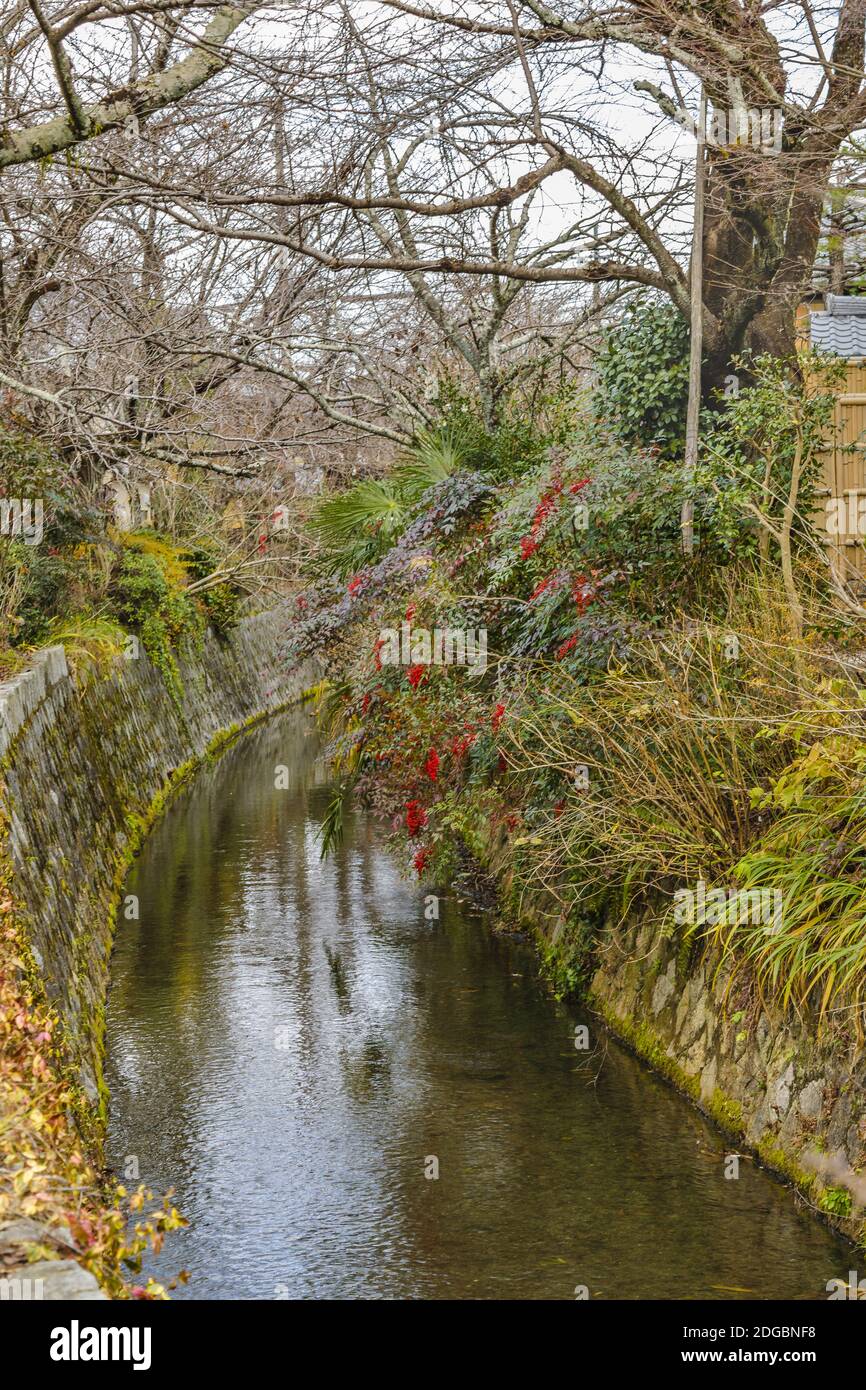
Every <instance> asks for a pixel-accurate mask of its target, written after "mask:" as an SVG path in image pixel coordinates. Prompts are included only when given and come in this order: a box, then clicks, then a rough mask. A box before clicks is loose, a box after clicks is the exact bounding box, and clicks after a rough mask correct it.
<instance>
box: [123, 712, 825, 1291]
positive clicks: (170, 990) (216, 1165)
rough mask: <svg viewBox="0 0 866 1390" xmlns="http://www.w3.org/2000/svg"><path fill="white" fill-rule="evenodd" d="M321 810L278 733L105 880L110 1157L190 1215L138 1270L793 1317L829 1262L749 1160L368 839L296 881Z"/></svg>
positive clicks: (206, 1280)
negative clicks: (109, 887) (123, 883)
mask: <svg viewBox="0 0 866 1390" xmlns="http://www.w3.org/2000/svg"><path fill="white" fill-rule="evenodd" d="M280 767H282V768H284V769H288V778H287V777H286V776H285V773H283V774H279V773H278V772H277V769H278V768H280ZM286 780H288V781H289V783H290V785H289V788H288V789H285V788H283V787H278V786H277V785H275V783H277V782H279V783H283V782H285V781H286ZM328 797H329V784H328V771H327V767H326V766H325V764H324V762H323V760H322V759H321V757H320V756H319V753H318V750H317V746H316V742H315V737H314V735H313V734H312V733H311V731H310V726H309V722H308V720H307V719H306V717H305V716H304V715H303V714H302V713H301V712H294V713H291V714H288V715H285V716H282V717H281V718H280V719H279V720H277V721H275V722H273V723H271V724H269V725H267V726H265V727H263V728H262V729H261V730H259V731H258V732H257V733H255V734H253V735H251V736H250V737H248V738H246V739H244V740H242V741H241V742H240V743H239V744H238V745H236V746H235V748H233V749H232V750H231V751H229V752H228V753H227V754H226V755H225V756H224V757H223V758H222V760H221V761H220V762H219V763H218V764H217V765H216V766H214V767H212V768H209V769H207V770H205V771H203V772H202V773H201V774H200V775H199V776H198V778H197V779H196V781H195V783H194V784H193V786H192V787H191V788H190V789H189V790H188V791H186V792H185V793H183V794H182V795H181V796H180V797H179V798H178V800H177V801H176V802H175V803H174V804H173V805H172V806H171V808H170V809H169V811H168V813H167V815H166V816H165V818H164V820H163V821H162V822H161V823H160V824H159V825H158V826H157V827H156V829H155V830H154V831H153V833H152V835H151V836H150V838H149V840H148V841H147V843H146V845H145V846H144V849H143V851H142V853H141V856H140V858H139V859H138V861H137V863H136V866H135V868H134V870H133V872H132V873H131V875H130V877H129V881H128V885H127V888H126V890H125V891H126V893H127V894H128V895H134V896H135V897H136V898H137V899H138V904H139V919H138V920H131V921H126V920H123V915H121V921H120V923H119V926H118V935H117V944H116V947H115V952H114V957H113V962H112V984H111V991H110V997H109V1008H108V1019H107V1069H108V1080H109V1084H110V1087H111V1117H110V1133H109V1157H110V1160H111V1162H112V1164H113V1165H114V1167H115V1169H116V1170H117V1172H118V1175H119V1176H121V1177H125V1175H127V1174H130V1173H131V1174H132V1175H133V1177H134V1174H135V1171H136V1165H137V1170H138V1172H139V1174H140V1180H141V1181H142V1182H144V1183H146V1184H147V1186H149V1187H150V1188H152V1189H153V1190H154V1191H156V1192H159V1193H162V1192H164V1191H166V1190H167V1189H169V1188H173V1189H174V1192H175V1201H176V1203H177V1205H178V1206H179V1207H180V1208H181V1210H182V1211H183V1212H184V1214H185V1215H186V1217H187V1218H188V1219H189V1227H188V1229H186V1230H185V1231H183V1232H181V1233H179V1234H178V1235H174V1236H170V1237H169V1238H168V1239H167V1241H166V1244H165V1247H164V1249H163V1251H162V1253H161V1254H160V1255H159V1256H158V1257H154V1256H151V1257H150V1258H149V1259H148V1261H147V1263H146V1266H145V1268H146V1271H147V1272H148V1273H151V1274H153V1275H154V1276H155V1277H157V1278H158V1279H161V1280H163V1281H167V1280H168V1279H170V1278H171V1277H172V1275H173V1274H175V1273H176V1272H177V1271H178V1270H180V1269H181V1268H185V1269H187V1270H188V1271H189V1272H190V1276H191V1277H190V1279H189V1282H188V1284H186V1285H185V1286H182V1287H180V1288H179V1289H178V1291H177V1293H176V1294H175V1295H174V1296H175V1297H178V1298H192V1299H201V1298H218V1299H219V1298H223V1299H230V1298H242V1299H271V1298H325V1297H330V1298H417V1297H432V1298H521V1299H523V1298H556V1299H572V1298H574V1297H575V1290H576V1289H578V1288H580V1287H585V1288H586V1289H587V1290H588V1293H589V1296H590V1297H592V1298H606V1299H616V1298H644V1299H660V1298H677V1299H690V1298H701V1297H709V1298H718V1299H725V1298H815V1297H826V1284H827V1281H828V1280H829V1279H831V1278H834V1277H838V1276H842V1277H846V1276H847V1271H848V1269H849V1266H850V1263H851V1261H850V1255H849V1250H848V1247H846V1246H844V1245H843V1244H841V1243H839V1242H837V1241H836V1240H835V1239H834V1238H833V1237H832V1236H831V1235H830V1234H829V1233H828V1232H827V1231H826V1230H825V1229H824V1228H823V1227H822V1226H821V1225H819V1224H818V1223H817V1222H815V1221H814V1220H813V1219H812V1218H811V1217H810V1216H809V1215H808V1213H807V1212H805V1211H804V1210H802V1209H799V1208H798V1206H797V1203H796V1201H795V1199H794V1197H793V1195H792V1194H791V1193H790V1192H789V1191H787V1190H786V1189H784V1188H783V1187H782V1186H781V1185H779V1184H777V1183H776V1182H775V1181H774V1180H772V1179H771V1178H770V1177H769V1176H768V1175H767V1174H766V1173H764V1172H762V1171H760V1170H759V1169H757V1168H756V1167H754V1166H753V1164H752V1163H750V1162H749V1161H743V1162H741V1164H740V1176H739V1179H738V1180H735V1181H734V1180H726V1178H725V1176H724V1173H725V1153H726V1145H725V1141H724V1140H723V1138H722V1137H721V1135H719V1134H717V1133H716V1132H715V1131H714V1130H713V1129H712V1128H711V1127H710V1126H709V1125H708V1124H706V1123H705V1122H704V1120H703V1119H702V1118H701V1117H700V1116H699V1115H698V1114H697V1113H696V1112H695V1111H694V1110H693V1109H692V1108H691V1107H690V1106H689V1105H688V1104H687V1103H686V1102H685V1101H684V1100H682V1099H681V1098H680V1097H679V1096H678V1095H676V1094H675V1093H674V1092H672V1091H671V1090H669V1089H668V1088H667V1087H666V1086H665V1085H664V1084H663V1083H662V1082H660V1081H659V1080H658V1079H657V1078H656V1077H654V1076H653V1075H652V1073H651V1072H649V1071H648V1070H647V1069H646V1068H644V1067H643V1066H641V1065H640V1064H639V1063H638V1062H636V1061H635V1060H634V1059H633V1058H631V1057H630V1056H628V1055H627V1054H626V1053H624V1052H623V1051H622V1050H621V1049H620V1048H619V1047H618V1046H617V1045H616V1044H615V1043H614V1042H613V1041H611V1040H610V1039H608V1038H607V1037H606V1036H605V1035H604V1034H603V1033H600V1032H599V1030H598V1028H597V1027H596V1026H595V1024H594V1023H593V1022H592V1021H591V1020H587V1021H588V1022H589V1028H590V1035H591V1049H590V1052H589V1053H588V1054H587V1053H586V1052H579V1051H576V1050H575V1026H576V1025H577V1024H579V1023H580V1022H581V1017H580V1015H579V1014H578V1013H576V1012H575V1011H574V1010H572V1009H570V1008H568V1007H566V1006H564V1005H560V1004H557V1003H556V1002H554V1001H553V1000H552V999H551V997H550V995H549V994H548V993H547V992H546V990H545V988H544V986H543V985H542V983H541V982H540V981H539V979H538V977H537V972H536V967H535V961H534V956H533V953H532V951H531V950H530V948H529V947H528V946H527V945H525V944H523V943H521V942H519V941H515V940H513V939H507V938H503V937H502V936H496V935H494V934H493V933H492V932H491V931H490V930H489V929H488V927H487V926H486V924H485V922H484V920H483V918H480V917H479V916H478V915H477V914H474V913H471V912H470V911H468V910H467V909H465V908H461V906H460V904H459V903H458V902H456V901H455V900H454V898H453V896H451V895H449V894H447V893H443V895H442V899H441V912H440V916H439V920H438V921H437V920H427V917H426V916H425V896H424V893H425V890H424V889H423V888H422V887H420V886H418V885H416V884H415V883H412V882H409V881H408V880H406V879H405V878H403V877H401V875H400V872H399V869H398V865H397V863H396V862H395V860H394V858H393V857H392V856H391V854H390V853H389V852H388V851H387V850H386V849H385V847H384V844H383V842H382V838H381V835H380V834H379V832H378V831H377V828H376V825H375V823H374V821H373V819H372V818H371V817H370V816H368V815H366V814H364V813H363V812H355V813H353V814H352V815H351V816H350V817H349V818H348V821H347V825H346V834H345V840H344V843H343V845H342V847H341V849H340V850H339V852H338V853H337V855H336V857H335V858H333V859H331V860H329V861H328V862H326V863H324V864H322V863H321V862H320V860H319V850H318V844H317V841H316V831H317V827H318V825H319V823H320V822H321V819H322V816H323V813H324V810H325V807H326V804H327V801H328ZM127 910H128V911H132V910H133V909H132V907H131V906H130V907H129V908H128V909H127ZM428 914H429V909H428ZM437 1172H438V1176H437ZM128 1185H131V1186H135V1182H134V1181H133V1180H132V1179H129V1180H128Z"/></svg>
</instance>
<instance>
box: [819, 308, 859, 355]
mask: <svg viewBox="0 0 866 1390" xmlns="http://www.w3.org/2000/svg"><path fill="white" fill-rule="evenodd" d="M862 302H863V303H866V300H864V301H862ZM837 303H838V301H837ZM809 323H810V337H811V341H812V346H813V347H816V348H820V349H821V351H822V352H832V353H835V355H836V356H837V357H866V316H864V315H863V313H862V311H860V312H857V313H855V314H844V313H839V311H838V309H836V311H835V312H834V313H829V314H828V313H821V314H810V315H809Z"/></svg>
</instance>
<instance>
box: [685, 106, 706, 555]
mask: <svg viewBox="0 0 866 1390" xmlns="http://www.w3.org/2000/svg"><path fill="white" fill-rule="evenodd" d="M706 136H707V93H706V88H705V87H704V86H703V84H702V85H701V115H700V120H699V122H698V129H697V142H698V152H697V156H696V158H695V220H694V228H693V231H692V257H691V265H690V267H689V285H690V290H691V331H690V337H689V405H688V412H687V414H686V490H687V494H688V495H687V496H686V497H685V499H684V501H683V507H682V513H681V518H680V529H681V531H682V535H683V551H684V552H685V554H686V555H692V554H694V549H695V501H694V496H693V487H694V480H695V472H696V470H697V466H698V420H699V418H700V413H701V355H702V350H703V326H704V325H703V289H704V285H703V281H704V275H703V270H704V197H705V193H706V180H707V171H706V155H705V148H704V147H705V144H706Z"/></svg>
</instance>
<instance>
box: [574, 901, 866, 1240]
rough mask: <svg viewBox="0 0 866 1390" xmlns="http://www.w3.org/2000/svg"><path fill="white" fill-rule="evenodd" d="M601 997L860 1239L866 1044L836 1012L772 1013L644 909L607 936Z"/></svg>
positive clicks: (625, 1034)
mask: <svg viewBox="0 0 866 1390" xmlns="http://www.w3.org/2000/svg"><path fill="white" fill-rule="evenodd" d="M591 1002H592V1004H593V1005H594V1006H595V1008H596V1009H597V1010H598V1012H599V1013H600V1014H601V1015H602V1017H603V1018H604V1020H605V1022H606V1023H607V1024H608V1026H609V1027H610V1028H611V1030H612V1031H613V1032H614V1033H616V1034H617V1035H618V1036H619V1037H621V1038H622V1039H623V1040H624V1041H625V1042H626V1043H627V1044H628V1045H629V1046H630V1047H631V1048H632V1049H633V1050H634V1051H635V1052H636V1053H637V1054H638V1055H639V1056H641V1057H643V1058H644V1059H645V1060H646V1061H648V1062H649V1063H650V1064H651V1065H652V1066H653V1067H654V1068H655V1069H656V1070H657V1071H659V1072H661V1073H663V1074H664V1075H666V1076H667V1077H668V1078H669V1079H670V1080H671V1081H672V1082H673V1083H674V1084H675V1085H676V1086H677V1087H678V1088H679V1089H680V1090H682V1091H685V1092H686V1093H687V1094H688V1095H689V1096H691V1098H692V1099H693V1100H694V1101H695V1102H696V1104H697V1105H699V1106H700V1107H701V1109H703V1110H704V1111H706V1112H707V1114H709V1115H711V1116H712V1118H713V1119H715V1120H716V1121H717V1122H718V1123H719V1124H720V1125H721V1126H722V1127H723V1128H724V1129H726V1130H727V1131H728V1132H729V1133H730V1134H732V1135H733V1136H734V1137H735V1138H736V1140H737V1142H738V1145H740V1146H745V1147H746V1148H748V1149H750V1150H751V1151H752V1152H754V1153H756V1154H757V1155H758V1156H759V1158H760V1159H761V1160H762V1161H763V1162H764V1163H766V1165H767V1166H768V1167H770V1168H773V1169H774V1170H776V1171H777V1172H780V1173H782V1174H783V1175H784V1176H786V1177H788V1178H789V1179H790V1180H791V1181H792V1182H794V1183H795V1184H796V1185H797V1186H798V1187H799V1188H800V1189H801V1190H802V1191H804V1193H805V1194H806V1196H807V1197H808V1199H809V1201H810V1202H811V1203H812V1204H813V1205H814V1206H815V1207H816V1208H817V1210H818V1211H819V1212H821V1213H823V1214H824V1215H825V1216H826V1217H827V1218H828V1219H831V1220H832V1221H833V1223H834V1224H835V1225H837V1226H838V1227H839V1228H840V1229H842V1230H843V1231H844V1232H845V1233H846V1234H847V1235H849V1236H851V1237H852V1238H859V1239H862V1237H863V1235H864V1233H866V1232H864V1223H863V1210H862V1208H863V1207H864V1206H866V1052H864V1047H863V1044H862V1040H858V1039H857V1037H856V1035H855V1034H854V1032H853V1030H851V1029H846V1028H845V1027H844V1026H843V1025H841V1024H839V1023H837V1024H836V1025H834V1026H833V1027H831V1028H828V1029H827V1030H826V1031H825V1032H824V1033H822V1034H821V1035H820V1036H819V1035H818V1034H817V1031H816V1028H815V1024H814V1021H813V1020H809V1019H805V1018H802V1019H799V1020H798V1019H797V1018H796V1017H795V1016H793V1015H791V1014H789V1013H785V1014H782V1013H781V1012H772V1013H771V1012H769V1011H768V1010H767V1009H766V1008H765V1007H763V1006H762V1004H761V1002H760V1001H759V1000H758V998H757V997H756V994H755V991H754V989H753V988H752V987H751V986H750V985H749V984H748V983H747V982H746V981H745V980H744V979H742V980H739V981H738V980H733V981H732V980H731V978H730V976H729V974H728V973H727V971H725V970H721V971H720V970H718V968H717V962H716V961H715V960H714V959H712V958H708V957H704V958H702V959H699V960H698V961H697V962H696V963H695V962H693V963H691V964H689V963H688V962H686V961H684V960H683V959H682V958H681V953H680V951H679V950H678V947H677V944H676V943H675V942H674V941H671V940H664V939H661V940H660V939H659V936H658V928H657V926H656V925H655V924H654V923H653V922H651V921H649V920H646V921H644V922H638V923H634V924H632V925H630V926H628V927H627V928H625V929H622V930H619V931H614V932H613V933H612V934H611V935H610V937H609V938H607V939H606V941H605V944H604V946H603V947H602V950H601V954H600V961H599V968H598V970H597V971H596V973H595V976H594V978H593V981H592V988H591Z"/></svg>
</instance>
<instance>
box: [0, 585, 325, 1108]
mask: <svg viewBox="0 0 866 1390" xmlns="http://www.w3.org/2000/svg"><path fill="white" fill-rule="evenodd" d="M284 622H285V619H284V617H283V615H281V614H280V613H279V612H270V613H264V614H260V615H257V616H255V617H252V618H248V619H246V620H245V621H244V622H242V623H241V624H240V625H239V626H238V628H237V629H236V630H235V631H234V632H233V634H232V636H231V639H230V640H229V641H223V640H218V639H217V638H216V637H214V636H213V635H212V634H208V637H207V638H206V640H205V643H204V647H203V650H202V652H201V653H200V654H194V655H190V656H189V657H188V658H187V659H186V660H183V661H181V663H180V671H181V676H182V680H183V686H184V692H185V694H184V698H183V700H182V701H180V702H176V701H175V700H174V699H173V698H172V695H171V694H170V692H169V689H168V687H167V685H166V682H165V681H164V680H163V677H162V675H161V674H160V672H159V671H158V670H157V669H156V668H155V667H154V666H153V665H152V664H151V662H150V661H149V660H148V659H147V657H146V656H145V655H144V653H142V654H141V655H140V656H139V657H138V659H136V660H124V659H122V658H119V659H117V660H116V661H115V662H114V663H113V664H112V667H111V669H110V671H109V672H108V673H107V674H101V675H99V674H95V675H91V676H85V677H83V678H82V677H78V678H73V677H72V676H71V675H70V674H69V671H68V669H67V664H66V658H65V654H64V650H63V648H62V647H52V648H49V649H47V650H46V651H43V652H40V653H38V655H37V656H36V657H35V659H34V662H33V664H32V667H31V669H30V670H28V671H26V672H24V673H23V674H22V675H20V676H17V677H16V678H15V679H14V680H13V681H10V682H8V683H7V684H5V685H2V686H0V770H2V781H3V785H4V797H5V806H4V810H5V812H6V814H7V816H8V818H9V827H10V833H9V852H10V855H11V859H12V864H13V868H14V882H15V894H16V898H17V899H18V900H19V902H20V903H21V904H22V906H23V911H24V918H25V923H26V929H27V938H28V942H29V945H30V948H31V950H32V952H33V955H34V958H35V960H36V963H37V965H38V967H39V970H40V973H41V975H42V979H43V982H44V986H45V990H46V993H47V995H48V997H49V999H50V1000H51V1002H52V1003H53V1004H55V1005H56V1006H57V1008H58V1009H59V1012H60V1015H61V1017H62V1019H63V1022H64V1026H65V1031H66V1038H67V1042H68V1045H69V1048H70V1050H71V1051H72V1053H73V1054H74V1056H75V1057H76V1060H77V1062H78V1064H79V1066H80V1071H81V1077H82V1082H83V1085H84V1087H85V1090H86V1092H87V1094H88V1095H89V1096H90V1098H91V1099H92V1100H96V1099H97V1098H98V1094H99V1089H100V1085H101V1045H102V1009H103V1003H104V998H105V988H106V981H107V975H108V959H109V954H110V951H111V939H112V917H113V911H114V906H115V901H116V897H117V892H118V888H119V885H120V876H121V874H122V871H123V869H124V868H125V866H126V862H127V859H128V853H129V847H130V844H132V843H135V842H137V840H139V839H140V838H141V834H142V833H143V831H144V829H146V823H147V821H148V819H149V818H152V815H153V812H154V809H156V808H154V805H153V803H154V799H155V798H159V797H160V794H161V793H162V792H163V791H164V790H165V789H166V788H167V786H168V785H170V783H171V781H172V780H175V781H176V780H177V777H178V775H179V773H180V774H182V773H183V772H184V771H187V770H190V765H194V764H195V763H196V762H197V761H198V760H199V759H200V758H201V757H202V756H203V755H204V754H205V753H206V752H207V750H208V748H209V747H210V745H211V743H212V741H213V740H214V738H215V736H217V735H219V734H221V733H222V732H224V731H226V730H229V729H234V728H237V727H239V726H241V725H243V724H245V723H248V722H249V721H250V720H253V719H256V718H258V717H260V716H262V715H263V714H266V713H267V712H268V711H271V710H274V709H277V708H278V707H279V706H281V705H284V704H286V703H288V702H289V701H291V700H292V699H294V698H296V697H297V696H298V695H299V693H300V692H301V691H302V689H303V688H304V686H305V684H306V683H308V680H309V672H307V671H295V672H283V671H281V670H280V671H278V669H277V668H278V667H279V666H280V665H281V663H280V662H279V661H278V649H279V642H280V637H281V632H282V628H283V626H284Z"/></svg>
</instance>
